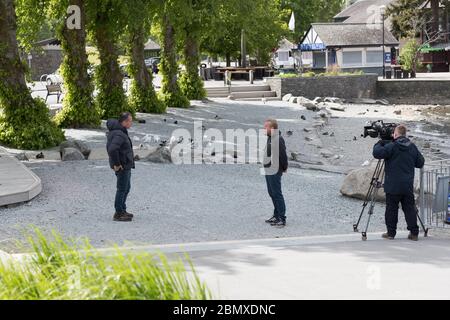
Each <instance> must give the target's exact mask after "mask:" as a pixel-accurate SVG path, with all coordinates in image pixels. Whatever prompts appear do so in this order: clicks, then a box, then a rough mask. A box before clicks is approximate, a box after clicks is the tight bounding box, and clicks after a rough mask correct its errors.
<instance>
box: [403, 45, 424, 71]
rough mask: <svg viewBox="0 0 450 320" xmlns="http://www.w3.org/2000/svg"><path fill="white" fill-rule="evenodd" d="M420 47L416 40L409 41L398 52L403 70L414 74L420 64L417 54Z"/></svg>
mask: <svg viewBox="0 0 450 320" xmlns="http://www.w3.org/2000/svg"><path fill="white" fill-rule="evenodd" d="M421 47H422V46H421V45H420V44H419V43H418V42H417V40H416V39H414V38H413V39H409V40H408V42H407V43H406V45H405V46H404V47H403V48H402V49H401V51H400V63H401V65H402V67H403V69H404V70H407V71H412V72H414V73H416V70H417V68H418V67H420V65H421V63H420V62H419V52H420V48H421Z"/></svg>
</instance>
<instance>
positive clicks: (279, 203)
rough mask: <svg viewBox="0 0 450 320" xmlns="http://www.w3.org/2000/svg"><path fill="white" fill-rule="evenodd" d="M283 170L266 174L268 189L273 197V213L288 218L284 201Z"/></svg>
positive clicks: (279, 217)
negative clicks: (282, 190) (282, 189)
mask: <svg viewBox="0 0 450 320" xmlns="http://www.w3.org/2000/svg"><path fill="white" fill-rule="evenodd" d="M282 175H283V174H282V173H281V172H279V173H277V174H274V175H266V176H265V177H266V183H267V190H268V191H269V196H270V198H272V202H273V206H274V208H275V209H274V211H273V215H274V216H275V217H276V218H278V219H280V220H286V204H285V203H284V197H283V193H282V192H281V176H282Z"/></svg>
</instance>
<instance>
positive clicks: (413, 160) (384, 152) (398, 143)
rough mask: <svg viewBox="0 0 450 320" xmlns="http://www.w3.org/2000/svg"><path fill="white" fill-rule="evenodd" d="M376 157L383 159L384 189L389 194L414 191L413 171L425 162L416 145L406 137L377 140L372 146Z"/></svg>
mask: <svg viewBox="0 0 450 320" xmlns="http://www.w3.org/2000/svg"><path fill="white" fill-rule="evenodd" d="M373 156H374V157H375V158H376V159H385V166H386V168H385V181H384V191H385V192H386V193H390V194H411V193H414V171H415V168H422V167H423V166H424V164H425V159H424V158H423V156H422V154H421V153H420V151H419V150H418V149H417V147H416V145H415V144H414V143H412V142H411V141H410V140H409V139H408V138H406V137H400V138H398V139H396V140H394V141H392V142H387V141H379V142H378V143H377V144H375V146H374V147H373Z"/></svg>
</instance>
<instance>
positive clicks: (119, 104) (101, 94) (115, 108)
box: [95, 62, 136, 119]
mask: <svg viewBox="0 0 450 320" xmlns="http://www.w3.org/2000/svg"><path fill="white" fill-rule="evenodd" d="M110 76H111V75H110V74H109V68H108V66H107V65H105V63H103V62H102V63H101V64H100V65H99V66H97V68H96V70H95V83H96V85H97V89H98V95H97V97H96V101H95V102H96V104H97V107H98V108H99V109H100V110H101V117H102V119H110V118H117V117H119V115H120V114H121V113H123V112H130V113H131V114H132V115H133V117H134V115H135V113H136V110H134V109H133V108H132V106H130V105H129V104H128V99H127V97H126V95H125V92H124V90H123V87H122V86H121V85H120V86H112V85H111V84H110V79H109V78H110Z"/></svg>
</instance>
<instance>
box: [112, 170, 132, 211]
mask: <svg viewBox="0 0 450 320" xmlns="http://www.w3.org/2000/svg"><path fill="white" fill-rule="evenodd" d="M116 177H117V191H116V199H115V201H114V207H115V209H116V212H117V213H122V212H125V211H126V210H127V205H126V202H127V197H128V193H130V189H131V169H127V170H121V171H119V172H116Z"/></svg>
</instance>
